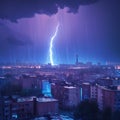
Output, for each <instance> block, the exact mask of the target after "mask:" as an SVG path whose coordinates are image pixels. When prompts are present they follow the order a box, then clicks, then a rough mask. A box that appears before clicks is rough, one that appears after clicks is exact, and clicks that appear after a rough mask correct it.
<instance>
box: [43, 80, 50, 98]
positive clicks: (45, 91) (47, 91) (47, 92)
mask: <svg viewBox="0 0 120 120" xmlns="http://www.w3.org/2000/svg"><path fill="white" fill-rule="evenodd" d="M42 94H44V96H47V97H52V95H51V84H50V83H49V81H47V80H43V81H42Z"/></svg>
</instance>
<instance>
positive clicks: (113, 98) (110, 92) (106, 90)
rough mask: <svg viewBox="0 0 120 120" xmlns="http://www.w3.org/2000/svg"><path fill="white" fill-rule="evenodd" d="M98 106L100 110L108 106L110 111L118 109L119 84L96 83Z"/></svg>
mask: <svg viewBox="0 0 120 120" xmlns="http://www.w3.org/2000/svg"><path fill="white" fill-rule="evenodd" d="M97 101H98V106H99V108H100V109H101V110H103V109H105V108H107V107H110V108H111V109H112V111H114V110H120V90H119V86H109V87H105V86H100V85H98V97H97Z"/></svg>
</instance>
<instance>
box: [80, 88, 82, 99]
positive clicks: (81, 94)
mask: <svg viewBox="0 0 120 120" xmlns="http://www.w3.org/2000/svg"><path fill="white" fill-rule="evenodd" d="M80 100H81V101H82V88H80Z"/></svg>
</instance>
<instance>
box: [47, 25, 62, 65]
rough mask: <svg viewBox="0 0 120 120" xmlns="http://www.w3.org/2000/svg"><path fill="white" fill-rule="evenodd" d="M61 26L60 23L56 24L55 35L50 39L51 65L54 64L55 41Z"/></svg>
mask: <svg viewBox="0 0 120 120" xmlns="http://www.w3.org/2000/svg"><path fill="white" fill-rule="evenodd" d="M59 26H60V24H59V23H58V25H57V26H56V30H55V33H54V34H53V36H52V37H51V39H50V48H49V58H50V63H51V65H54V60H53V42H54V39H55V37H56V36H57V33H58V30H59Z"/></svg>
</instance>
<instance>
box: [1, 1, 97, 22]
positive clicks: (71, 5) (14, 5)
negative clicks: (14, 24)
mask: <svg viewBox="0 0 120 120" xmlns="http://www.w3.org/2000/svg"><path fill="white" fill-rule="evenodd" d="M97 1H98V0H0V18H1V19H8V20H11V21H17V20H18V19H20V18H28V17H32V16H34V14H36V13H37V14H47V15H52V14H56V13H57V12H58V9H59V8H60V9H63V8H65V7H67V8H68V9H69V12H73V13H76V12H77V11H78V9H79V6H80V5H88V4H92V3H95V2H97Z"/></svg>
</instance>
